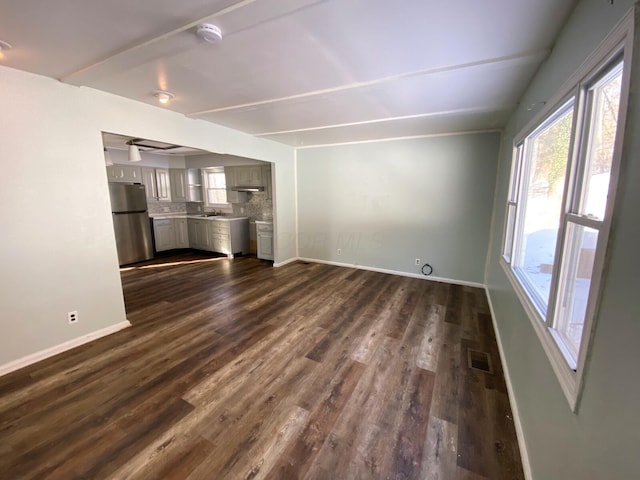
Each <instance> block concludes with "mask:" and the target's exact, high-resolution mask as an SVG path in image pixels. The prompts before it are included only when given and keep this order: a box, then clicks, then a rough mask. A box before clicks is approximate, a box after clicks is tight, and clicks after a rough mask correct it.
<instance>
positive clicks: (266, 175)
mask: <svg viewBox="0 0 640 480" xmlns="http://www.w3.org/2000/svg"><path fill="white" fill-rule="evenodd" d="M262 179H263V181H264V193H265V194H266V198H267V200H271V199H272V198H273V194H272V187H271V182H272V180H271V164H268V165H264V166H263V167H262Z"/></svg>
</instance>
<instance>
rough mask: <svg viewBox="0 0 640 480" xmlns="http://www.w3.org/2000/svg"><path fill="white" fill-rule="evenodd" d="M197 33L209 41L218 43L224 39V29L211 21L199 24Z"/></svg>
mask: <svg viewBox="0 0 640 480" xmlns="http://www.w3.org/2000/svg"><path fill="white" fill-rule="evenodd" d="M196 35H198V37H200V38H201V39H203V40H204V41H205V42H209V43H217V42H219V41H220V40H222V30H220V28H219V27H216V26H215V25H212V24H210V23H203V24H202V25H199V26H198V30H196Z"/></svg>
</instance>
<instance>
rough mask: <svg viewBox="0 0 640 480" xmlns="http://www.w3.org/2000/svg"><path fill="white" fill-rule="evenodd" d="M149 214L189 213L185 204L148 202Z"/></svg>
mask: <svg viewBox="0 0 640 480" xmlns="http://www.w3.org/2000/svg"><path fill="white" fill-rule="evenodd" d="M147 210H148V211H149V214H152V215H157V214H159V213H184V212H186V211H187V204H186V203H184V202H147Z"/></svg>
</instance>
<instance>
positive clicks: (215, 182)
mask: <svg viewBox="0 0 640 480" xmlns="http://www.w3.org/2000/svg"><path fill="white" fill-rule="evenodd" d="M207 175H208V179H207V181H208V184H209V188H227V182H226V180H225V176H224V172H215V173H214V172H209V173H208V174H207Z"/></svg>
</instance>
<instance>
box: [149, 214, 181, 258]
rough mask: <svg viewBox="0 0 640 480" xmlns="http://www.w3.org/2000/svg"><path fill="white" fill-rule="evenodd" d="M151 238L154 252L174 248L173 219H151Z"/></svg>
mask: <svg viewBox="0 0 640 480" xmlns="http://www.w3.org/2000/svg"><path fill="white" fill-rule="evenodd" d="M153 238H154V243H155V247H156V252H163V251H165V250H171V249H174V248H176V234H175V229H174V227H173V219H170V218H158V219H154V220H153Z"/></svg>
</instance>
